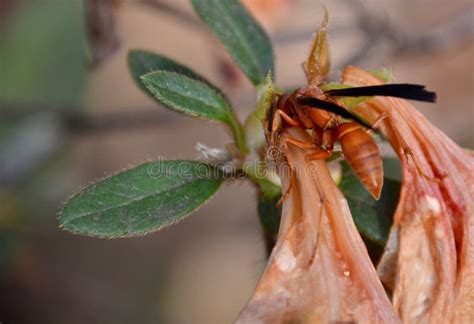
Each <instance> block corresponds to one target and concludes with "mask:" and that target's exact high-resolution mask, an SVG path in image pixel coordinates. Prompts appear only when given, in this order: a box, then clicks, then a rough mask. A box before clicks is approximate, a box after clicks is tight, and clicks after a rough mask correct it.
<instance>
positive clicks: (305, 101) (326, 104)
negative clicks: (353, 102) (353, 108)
mask: <svg viewBox="0 0 474 324" xmlns="http://www.w3.org/2000/svg"><path fill="white" fill-rule="evenodd" d="M298 102H299V103H300V104H302V105H305V106H310V107H311V108H313V109H322V110H325V111H328V112H330V113H333V114H336V115H338V116H341V117H342V118H346V119H351V120H353V121H355V122H357V123H359V124H361V125H362V126H364V127H367V128H370V129H373V127H372V126H370V124H368V123H367V122H366V121H365V120H363V119H362V118H360V117H358V116H357V115H355V114H353V113H351V112H350V111H348V110H347V109H345V108H343V107H341V106H339V105H336V104H335V103H333V102H330V101H325V100H321V99H317V98H314V97H300V98H298Z"/></svg>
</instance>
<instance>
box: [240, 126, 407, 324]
mask: <svg viewBox="0 0 474 324" xmlns="http://www.w3.org/2000/svg"><path fill="white" fill-rule="evenodd" d="M289 135H291V136H292V137H293V138H297V139H300V140H309V135H308V134H307V133H306V132H305V131H304V130H302V129H300V128H289V129H286V130H285V131H284V132H283V133H282V136H281V139H282V142H281V143H284V142H285V137H286V136H289ZM277 145H279V146H278V147H279V148H280V149H281V150H282V152H283V154H282V155H283V157H284V158H283V159H282V161H279V163H278V164H279V165H278V172H279V175H280V178H281V180H282V190H283V192H285V190H287V189H288V187H289V186H290V181H292V182H293V184H292V186H291V190H289V192H288V196H287V197H286V198H285V200H284V202H283V210H282V220H281V224H280V230H279V234H278V238H277V243H276V245H275V247H274V249H273V251H272V254H271V256H270V259H269V262H268V265H267V267H266V269H265V271H264V273H263V275H262V277H261V279H260V281H259V283H258V286H257V288H256V290H255V293H254V295H253V297H251V299H250V301H249V302H248V304H247V305H246V307H245V308H244V309H243V311H242V312H241V314H240V317H239V319H238V320H237V323H319V322H331V321H335V322H341V321H344V322H352V321H355V322H360V323H398V322H399V318H398V316H397V315H396V313H395V311H394V309H393V307H392V306H391V304H390V301H389V299H388V297H387V295H386V293H385V291H384V288H383V286H382V284H381V282H380V280H379V278H378V276H377V273H376V271H375V268H374V266H373V264H372V262H371V261H370V258H369V255H368V253H367V249H366V247H365V245H364V243H363V241H362V239H361V237H360V235H359V233H358V231H357V228H356V227H355V225H354V222H353V220H352V216H351V214H350V211H349V207H348V205H347V201H346V199H345V198H344V196H343V195H342V193H341V192H340V191H339V189H338V188H337V186H336V185H335V183H334V181H333V180H332V178H331V176H330V173H329V171H328V168H327V165H326V162H325V161H324V160H318V161H312V162H309V161H307V159H306V156H307V154H308V153H311V151H309V152H308V151H305V150H302V149H300V148H297V147H294V146H292V145H284V144H277ZM290 167H291V170H293V171H291V172H289V171H288V170H289V168H290ZM290 179H293V180H290Z"/></svg>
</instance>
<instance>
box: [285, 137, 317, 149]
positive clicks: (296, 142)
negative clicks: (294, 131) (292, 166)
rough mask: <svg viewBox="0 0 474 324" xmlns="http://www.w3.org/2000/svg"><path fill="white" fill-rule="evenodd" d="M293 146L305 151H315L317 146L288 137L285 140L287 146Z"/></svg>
mask: <svg viewBox="0 0 474 324" xmlns="http://www.w3.org/2000/svg"><path fill="white" fill-rule="evenodd" d="M288 143H290V144H292V145H294V146H296V147H298V148H300V149H303V150H311V149H315V145H314V144H313V143H311V142H308V141H300V140H297V139H296V138H293V137H287V138H286V140H285V144H288Z"/></svg>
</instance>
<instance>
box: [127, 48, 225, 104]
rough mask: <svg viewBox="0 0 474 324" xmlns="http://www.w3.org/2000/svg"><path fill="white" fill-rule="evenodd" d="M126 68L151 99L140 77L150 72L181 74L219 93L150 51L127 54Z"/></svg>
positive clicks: (195, 76) (193, 74)
mask: <svg viewBox="0 0 474 324" xmlns="http://www.w3.org/2000/svg"><path fill="white" fill-rule="evenodd" d="M127 61H128V68H129V70H130V73H131V75H132V77H133V79H134V80H135V82H136V83H137V85H138V86H139V87H140V88H141V89H142V90H143V91H145V93H147V94H148V95H150V96H151V97H154V96H153V93H151V92H150V90H148V88H147V87H146V86H145V85H144V84H143V83H142V80H141V79H140V77H141V76H142V75H145V74H147V73H150V72H155V71H168V72H176V73H178V74H183V75H185V76H187V77H189V78H191V79H195V80H199V81H202V82H204V83H206V84H207V85H209V86H211V87H213V88H214V89H215V90H217V91H218V92H221V91H220V90H219V89H218V88H217V87H216V86H214V85H213V84H211V83H210V82H209V81H208V80H206V79H205V78H204V77H203V76H201V75H199V74H197V73H196V72H194V71H193V70H191V69H190V68H188V67H186V66H184V65H182V64H180V63H178V62H176V61H174V60H172V59H170V58H168V57H166V56H164V55H160V54H155V53H153V52H150V51H146V50H140V49H135V50H131V51H129V52H128V57H127Z"/></svg>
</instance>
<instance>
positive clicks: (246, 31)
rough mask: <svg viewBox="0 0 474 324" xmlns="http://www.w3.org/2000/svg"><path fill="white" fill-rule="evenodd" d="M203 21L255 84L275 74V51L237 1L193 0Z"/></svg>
mask: <svg viewBox="0 0 474 324" xmlns="http://www.w3.org/2000/svg"><path fill="white" fill-rule="evenodd" d="M192 2H193V5H194V9H195V11H196V12H197V14H198V15H199V16H200V17H201V19H202V20H203V21H204V22H205V23H206V24H208V25H209V27H210V28H211V29H212V30H213V32H214V33H215V34H216V35H217V37H219V39H220V40H221V42H222V43H223V44H224V46H225V47H226V48H227V50H228V51H229V53H230V55H231V56H232V57H233V59H234V61H235V62H236V63H237V64H238V65H239V66H240V68H241V69H242V71H243V72H244V73H245V74H246V75H247V76H248V78H249V79H250V80H251V81H252V83H253V84H254V85H259V84H260V83H262V82H263V81H264V80H265V77H266V75H267V74H268V72H270V71H272V72H273V73H274V67H273V49H272V46H271V43H270V39H269V38H268V36H267V34H266V33H265V31H264V30H263V29H262V27H260V25H259V24H258V23H257V22H256V21H255V19H254V18H253V17H252V16H251V14H250V13H249V12H248V11H247V10H246V9H245V8H244V7H243V6H242V4H241V3H240V2H239V1H237V0H193V1H192Z"/></svg>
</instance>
